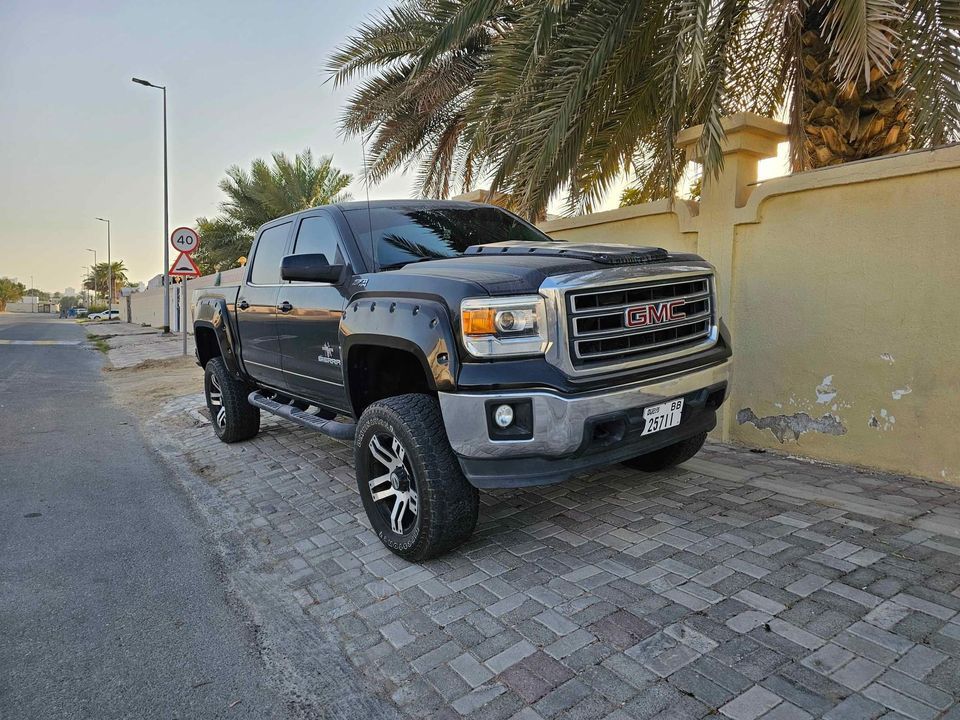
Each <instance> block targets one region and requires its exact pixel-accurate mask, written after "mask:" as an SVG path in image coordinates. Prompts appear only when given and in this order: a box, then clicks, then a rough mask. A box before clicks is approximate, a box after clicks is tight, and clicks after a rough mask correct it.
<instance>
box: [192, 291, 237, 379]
mask: <svg viewBox="0 0 960 720" xmlns="http://www.w3.org/2000/svg"><path fill="white" fill-rule="evenodd" d="M227 317H228V315H227V307H226V301H225V300H223V299H222V298H201V300H200V301H199V302H198V303H197V310H196V320H194V323H193V332H194V341H195V344H196V347H197V361H198V362H199V364H200V366H201V367H206V366H207V363H208V362H209V361H210V360H211V358H215V357H222V358H223V362H224V365H226V366H227V369H228V370H229V371H230V372H232V373H238V372H239V371H240V366H239V363H238V361H237V355H236V351H235V349H234V342H233V341H234V335H233V333H232V331H231V328H230V324H229V323H228V322H227Z"/></svg>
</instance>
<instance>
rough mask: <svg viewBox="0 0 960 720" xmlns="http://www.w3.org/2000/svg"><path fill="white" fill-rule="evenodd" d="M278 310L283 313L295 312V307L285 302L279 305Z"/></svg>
mask: <svg viewBox="0 0 960 720" xmlns="http://www.w3.org/2000/svg"><path fill="white" fill-rule="evenodd" d="M277 310H279V311H280V312H282V313H288V312H290V311H291V310H293V305H291V304H290V303H289V302H287V301H286V300H284V301H283V302H282V303H280V304H279V305H277Z"/></svg>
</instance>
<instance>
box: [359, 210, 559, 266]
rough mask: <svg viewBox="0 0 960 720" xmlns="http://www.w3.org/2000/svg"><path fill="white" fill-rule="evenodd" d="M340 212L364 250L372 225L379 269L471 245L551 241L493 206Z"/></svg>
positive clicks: (459, 251)
mask: <svg viewBox="0 0 960 720" xmlns="http://www.w3.org/2000/svg"><path fill="white" fill-rule="evenodd" d="M368 213H369V214H368ZM344 215H345V216H346V218H347V223H349V225H350V229H351V230H353V234H354V235H355V236H356V238H357V242H358V243H359V245H360V247H361V248H363V251H364V252H365V253H367V252H369V251H370V248H371V247H372V246H371V243H370V234H371V233H370V231H371V228H372V230H373V236H374V238H375V240H376V247H377V263H378V264H379V265H380V268H381V269H385V268H390V267H400V266H402V265H406V264H407V263H412V262H419V261H421V260H441V259H443V258H453V257H459V256H460V255H463V253H464V252H465V251H466V249H467V248H468V247H470V246H471V245H487V244H489V243H498V242H506V241H513V242H518V241H519V242H553V240H552V239H551V238H550V237H548V236H547V235H544V234H543V233H542V232H540V231H539V230H537V229H536V228H535V227H533V226H532V225H528V224H527V223H525V222H523V221H522V220H520V219H519V218H516V217H514V216H513V215H511V214H510V213H507V212H504V211H502V210H499V209H497V208H493V207H442V206H440V207H420V208H415V207H409V208H403V207H398V208H385V207H371V208H369V210H368V209H367V208H357V209H354V210H347V211H345V212H344Z"/></svg>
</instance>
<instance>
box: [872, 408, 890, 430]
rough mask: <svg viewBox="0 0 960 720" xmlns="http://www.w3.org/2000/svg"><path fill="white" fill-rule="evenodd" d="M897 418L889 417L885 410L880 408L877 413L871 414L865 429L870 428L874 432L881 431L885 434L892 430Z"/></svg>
mask: <svg viewBox="0 0 960 720" xmlns="http://www.w3.org/2000/svg"><path fill="white" fill-rule="evenodd" d="M896 422H897V418H895V417H894V416H893V415H891V414H890V413H889V412H887V410H886V409H885V408H880V412H879V413H875V412H871V413H870V418H869V419H868V420H867V427H871V428H873V429H874V430H883V431H884V432H887V431H888V430H893V426H894V425H895V424H896Z"/></svg>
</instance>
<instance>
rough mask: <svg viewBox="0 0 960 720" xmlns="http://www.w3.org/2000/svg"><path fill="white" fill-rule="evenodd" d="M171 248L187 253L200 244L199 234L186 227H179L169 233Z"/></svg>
mask: <svg viewBox="0 0 960 720" xmlns="http://www.w3.org/2000/svg"><path fill="white" fill-rule="evenodd" d="M170 244H171V245H173V249H174V250H177V251H179V252H182V253H186V254H187V255H189V254H190V253H192V252H193V251H194V250H196V249H197V248H198V247H199V246H200V236H199V235H197V233H196V231H195V230H191V229H190V228H188V227H179V228H177V229H176V230H174V231H173V232H172V233H171V234H170Z"/></svg>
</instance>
